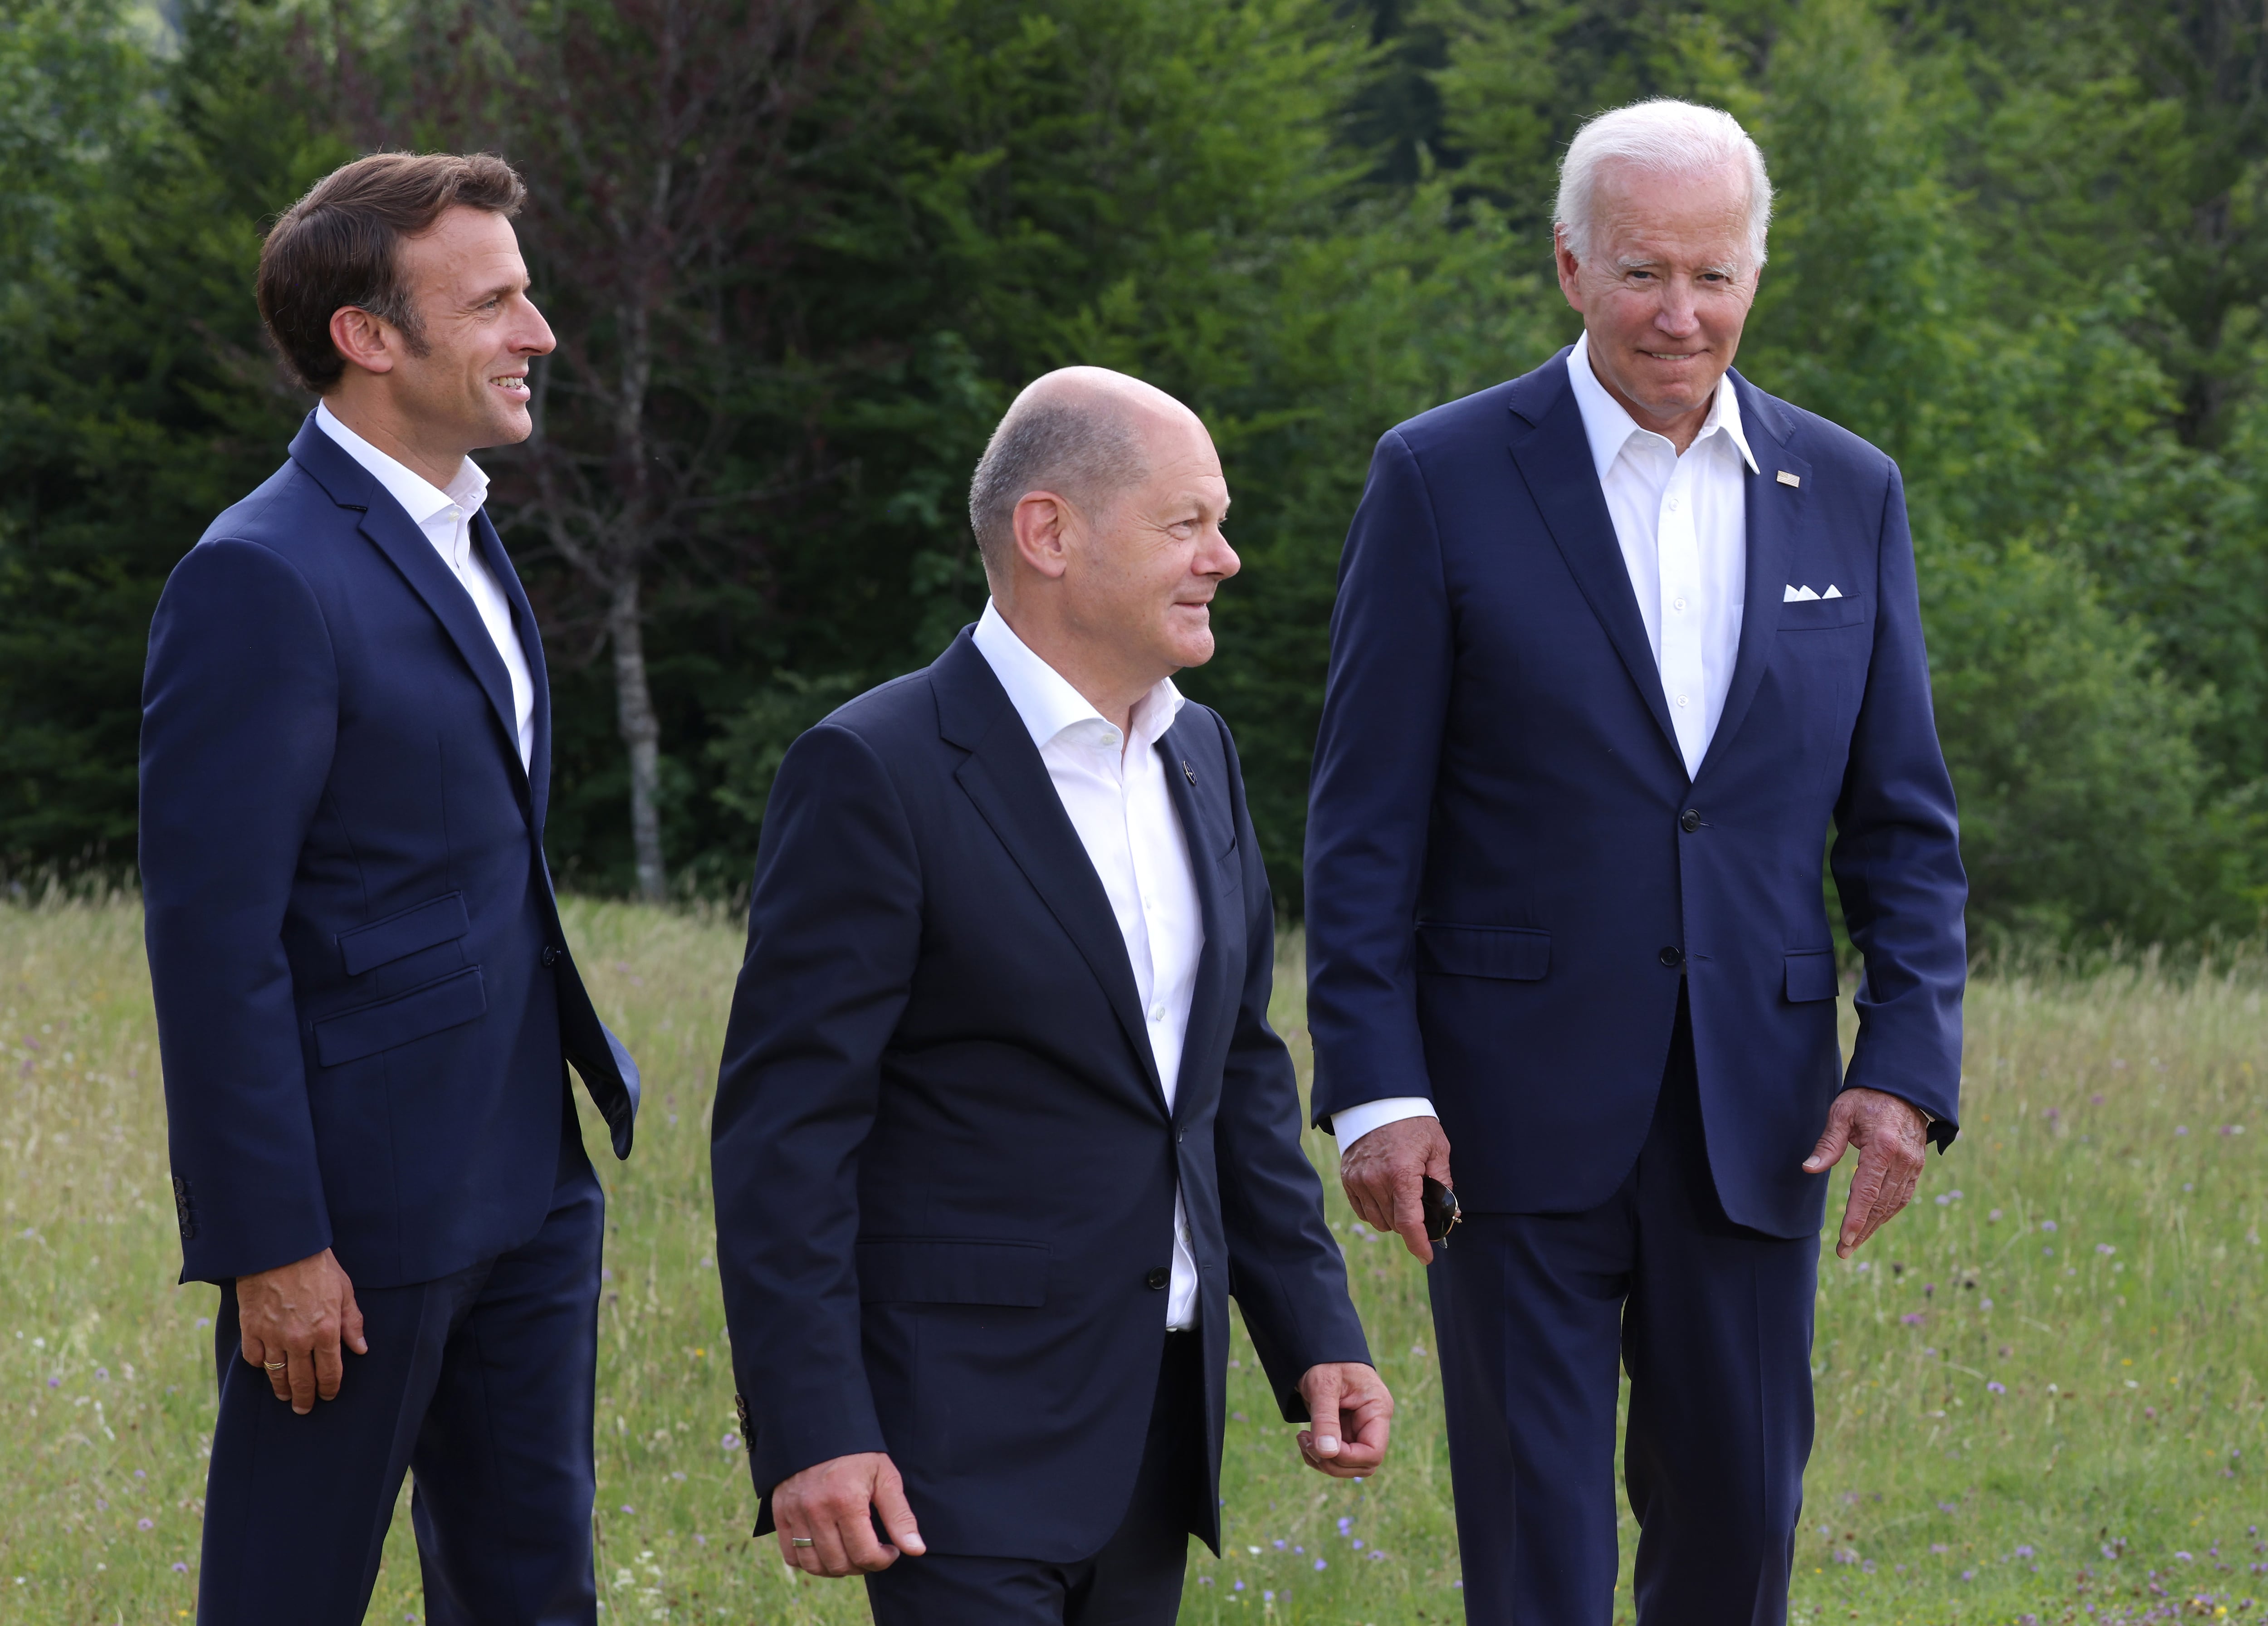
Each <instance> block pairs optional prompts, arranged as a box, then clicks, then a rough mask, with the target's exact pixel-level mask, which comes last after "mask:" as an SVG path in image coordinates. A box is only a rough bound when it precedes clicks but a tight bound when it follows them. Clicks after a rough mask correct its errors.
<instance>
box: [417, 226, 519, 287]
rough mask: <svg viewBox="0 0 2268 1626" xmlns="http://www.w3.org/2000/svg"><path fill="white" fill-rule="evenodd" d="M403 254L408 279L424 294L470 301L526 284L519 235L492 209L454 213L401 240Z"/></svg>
mask: <svg viewBox="0 0 2268 1626" xmlns="http://www.w3.org/2000/svg"><path fill="white" fill-rule="evenodd" d="M400 253H401V261H400V262H399V263H400V265H401V270H402V272H403V273H404V276H405V278H406V280H408V281H409V283H410V284H411V285H412V286H413V287H416V288H417V289H418V290H419V291H422V292H426V293H432V294H440V295H444V296H448V297H470V296H473V295H476V294H487V293H494V292H511V291H515V290H518V289H520V288H524V287H526V286H527V261H525V260H524V259H522V258H521V256H520V252H519V233H518V232H515V231H513V230H512V222H511V221H509V220H507V219H506V218H504V216H502V215H499V214H497V213H495V212H494V211H492V210H485V209H470V208H457V209H452V210H448V211H447V212H446V213H445V214H443V215H442V217H440V219H438V220H437V221H435V222H434V223H433V225H432V227H431V229H430V230H428V231H424V232H419V233H418V234H417V235H416V236H415V237H406V238H404V239H401V249H400Z"/></svg>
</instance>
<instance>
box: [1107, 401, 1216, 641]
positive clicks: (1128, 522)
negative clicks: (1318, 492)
mask: <svg viewBox="0 0 2268 1626" xmlns="http://www.w3.org/2000/svg"><path fill="white" fill-rule="evenodd" d="M1135 427H1136V430H1137V432H1138V434H1139V435H1140V437H1141V440H1142V446H1143V453H1144V461H1145V470H1146V473H1145V478H1144V479H1142V480H1141V481H1140V482H1138V483H1136V484H1134V485H1132V486H1130V487H1128V488H1127V489H1124V490H1123V491H1121V492H1119V493H1117V494H1116V497H1114V498H1112V499H1110V500H1108V502H1107V503H1105V504H1102V505H1101V509H1100V511H1097V512H1094V513H1091V514H1086V515H1082V516H1080V519H1081V521H1082V523H1078V524H1074V525H1072V526H1067V527H1066V530H1065V536H1064V544H1065V546H1064V555H1065V557H1064V575H1063V588H1064V609H1065V611H1066V620H1067V622H1068V625H1069V628H1070V629H1071V630H1073V631H1074V632H1075V633H1076V634H1077V635H1078V636H1080V637H1081V638H1084V639H1090V640H1093V642H1094V645H1095V646H1096V647H1097V648H1106V647H1107V648H1108V649H1109V650H1110V651H1112V653H1113V654H1114V656H1115V657H1116V660H1115V661H1114V663H1113V664H1114V665H1116V666H1119V667H1120V668H1121V669H1122V670H1123V671H1124V672H1125V673H1127V674H1128V678H1129V681H1133V682H1138V683H1141V684H1147V683H1154V682H1156V681H1158V680H1159V679H1160V678H1162V677H1167V676H1169V675H1170V674H1172V673H1175V672H1178V671H1180V670H1181V669H1182V668H1183V667H1186V666H1203V665H1204V663H1205V662H1207V661H1209V660H1211V658H1212V651H1213V639H1212V610H1211V605H1212V596H1213V593H1214V592H1215V591H1216V590H1217V589H1218V588H1219V585H1220V584H1221V583H1222V582H1224V581H1226V579H1227V578H1230V577H1232V576H1233V575H1235V574H1236V572H1237V571H1238V570H1240V569H1241V561H1240V560H1239V559H1238V558H1237V556H1236V550H1235V549H1234V548H1231V547H1230V546H1229V545H1228V539H1227V537H1226V536H1225V535H1223V534H1222V531H1221V526H1222V524H1223V522H1224V520H1225V519H1226V518H1227V514H1228V501H1229V498H1228V482H1227V481H1226V480H1225V479H1223V478H1222V476H1221V472H1220V457H1219V453H1217V452H1215V451H1214V450H1213V445H1212V437H1211V435H1209V434H1207V433H1206V432H1205V428H1204V424H1203V423H1200V422H1199V421H1198V420H1197V416H1196V415H1195V414H1193V413H1190V412H1188V411H1185V410H1182V409H1181V408H1178V407H1175V408H1172V409H1170V410H1168V409H1160V408H1143V409H1138V411H1137V414H1136V423H1135ZM1143 674H1146V675H1143Z"/></svg>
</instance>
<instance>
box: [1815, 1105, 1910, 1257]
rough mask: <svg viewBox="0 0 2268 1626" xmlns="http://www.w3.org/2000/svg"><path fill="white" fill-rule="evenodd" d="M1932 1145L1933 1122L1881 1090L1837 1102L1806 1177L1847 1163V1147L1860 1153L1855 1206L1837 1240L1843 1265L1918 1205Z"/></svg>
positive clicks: (1854, 1185)
mask: <svg viewBox="0 0 2268 1626" xmlns="http://www.w3.org/2000/svg"><path fill="white" fill-rule="evenodd" d="M1928 1145H1929V1121H1928V1120H1927V1119H1926V1118H1924V1117H1923V1116H1922V1115H1921V1109H1920V1108H1919V1107H1916V1106H1914V1105H1913V1104H1912V1103H1911V1102H1909V1101H1902V1100H1899V1099H1898V1098H1897V1097H1896V1096H1895V1095H1885V1094H1884V1093H1882V1092H1881V1091H1880V1090H1863V1089H1861V1090H1845V1091H1844V1092H1843V1093H1841V1094H1840V1095H1838V1096H1837V1097H1836V1098H1835V1105H1834V1106H1833V1107H1830V1108H1829V1109H1828V1113H1827V1128H1826V1129H1824V1130H1823V1131H1822V1132H1821V1134H1820V1137H1819V1145H1818V1147H1817V1149H1816V1150H1815V1151H1813V1152H1812V1154H1811V1155H1810V1156H1809V1157H1808V1158H1806V1159H1804V1160H1803V1172H1804V1173H1805V1174H1825V1173H1826V1172H1827V1171H1828V1170H1830V1169H1831V1168H1833V1167H1834V1166H1836V1165H1837V1163H1840V1162H1841V1161H1842V1160H1843V1149H1844V1148H1845V1146H1856V1147H1857V1148H1858V1149H1859V1172H1858V1173H1857V1174H1853V1175H1852V1177H1851V1201H1850V1203H1848V1204H1847V1205H1846V1206H1845V1208H1844V1210H1843V1230H1842V1233H1841V1234H1840V1235H1839V1236H1837V1238H1836V1239H1835V1256H1836V1257H1837V1259H1848V1258H1850V1257H1851V1255H1852V1253H1854V1252H1855V1251H1857V1249H1858V1247H1859V1244H1860V1243H1862V1242H1864V1241H1865V1240H1867V1238H1868V1237H1870V1236H1872V1235H1874V1232H1877V1231H1880V1230H1881V1228H1882V1227H1883V1226H1884V1225H1888V1224H1889V1222H1890V1220H1891V1218H1893V1217H1894V1216H1895V1215H1896V1213H1897V1211H1898V1210H1900V1209H1902V1208H1904V1206H1905V1205H1906V1203H1908V1202H1909V1201H1911V1199H1912V1197H1913V1194H1914V1187H1915V1186H1916V1185H1917V1184H1918V1182H1919V1181H1920V1180H1921V1161H1922V1152H1923V1151H1925V1150H1926V1148H1927V1146H1928Z"/></svg>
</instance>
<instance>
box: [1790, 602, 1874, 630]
mask: <svg viewBox="0 0 2268 1626" xmlns="http://www.w3.org/2000/svg"><path fill="white" fill-rule="evenodd" d="M1866 619H1867V600H1864V599H1799V600H1796V601H1795V602H1794V603H1793V604H1783V605H1781V606H1780V607H1779V628H1780V630H1781V631H1782V632H1801V631H1803V630H1804V629H1807V628H1811V627H1855V626H1857V625H1858V624H1859V622H1862V621H1864V620H1866Z"/></svg>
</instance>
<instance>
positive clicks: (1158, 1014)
mask: <svg viewBox="0 0 2268 1626" xmlns="http://www.w3.org/2000/svg"><path fill="white" fill-rule="evenodd" d="M1150 1019H1151V1020H1152V1021H1153V1022H1162V1021H1164V1020H1165V1019H1166V1007H1165V1006H1163V1005H1152V1006H1151V1007H1150Z"/></svg>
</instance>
